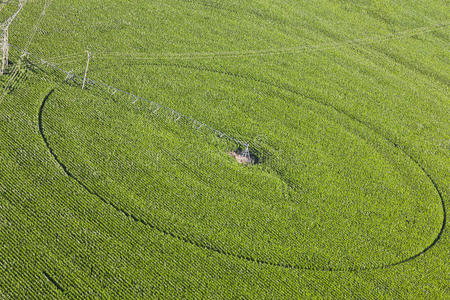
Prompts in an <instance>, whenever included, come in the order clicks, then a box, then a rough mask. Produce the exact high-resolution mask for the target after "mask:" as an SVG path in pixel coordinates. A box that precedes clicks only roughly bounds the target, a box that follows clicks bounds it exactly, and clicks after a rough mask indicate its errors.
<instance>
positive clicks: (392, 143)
mask: <svg viewBox="0 0 450 300" xmlns="http://www.w3.org/2000/svg"><path fill="white" fill-rule="evenodd" d="M154 65H158V64H154ZM159 65H166V64H159ZM169 66H173V67H178V68H191V69H196V70H199V71H207V72H215V73H219V74H225V75H229V76H234V77H236V78H239V79H247V80H253V81H256V82H259V83H263V84H265V85H269V86H272V87H275V88H278V89H281V90H285V91H287V92H289V93H292V94H294V95H297V96H300V97H304V98H306V99H309V100H311V101H313V102H315V103H317V104H319V105H322V106H324V107H327V108H330V109H331V110H333V111H335V112H337V113H339V114H342V115H344V116H346V117H347V118H349V119H351V120H353V121H354V122H356V123H358V124H360V125H362V126H364V127H366V128H367V129H369V130H370V131H372V132H374V133H375V134H376V135H377V136H379V137H381V138H382V139H384V140H386V141H387V142H388V144H389V145H390V146H391V147H394V148H396V149H398V150H399V151H400V152H401V153H402V154H403V155H406V156H407V157H408V158H409V159H410V160H411V161H412V162H413V163H414V165H416V166H417V167H418V168H419V169H420V170H422V172H423V173H424V174H425V175H426V177H427V178H428V179H429V180H430V181H431V183H432V185H433V187H434V189H435V190H436V192H437V194H438V196H439V198H440V201H441V206H442V211H443V220H442V225H441V228H440V231H439V233H438V235H437V236H436V237H435V238H434V240H433V241H432V242H431V243H430V244H429V245H428V246H427V247H425V248H424V249H423V250H422V251H420V252H418V253H416V254H414V255H412V256H410V257H408V258H405V259H403V260H401V261H398V262H394V263H389V264H385V265H379V266H371V267H348V268H331V267H328V268H319V267H305V266H300V265H295V264H287V263H275V262H271V261H268V260H263V259H257V258H253V257H251V256H245V255H240V254H235V253H231V252H228V251H226V250H224V249H221V248H219V247H215V246H212V245H210V244H208V245H206V244H201V243H199V242H196V241H194V240H191V239H189V238H186V237H183V236H181V235H178V234H176V233H173V232H170V231H168V230H167V229H164V228H162V227H161V226H158V225H155V224H152V223H150V222H148V221H146V220H143V219H141V218H139V217H137V216H135V215H134V214H132V213H129V212H128V211H126V210H125V209H123V208H120V207H118V206H117V205H116V204H114V203H113V202H111V201H109V200H108V199H106V198H104V197H103V196H101V195H100V194H98V193H97V192H96V191H94V190H92V189H91V188H89V187H88V186H87V185H86V184H84V183H83V182H82V181H81V180H80V179H78V178H77V177H76V176H75V175H74V174H73V173H72V172H71V171H70V170H69V169H68V168H67V166H66V165H65V164H64V163H63V162H62V161H61V160H60V159H59V157H58V156H57V155H56V153H55V151H54V150H53V148H52V147H51V145H50V144H49V142H48V140H47V137H46V135H45V130H44V127H43V112H44V108H45V105H46V103H47V101H48V99H49V98H50V96H51V95H52V94H53V92H54V91H55V90H54V89H53V90H52V91H50V92H49V93H48V94H47V95H46V97H45V98H44V100H43V101H42V104H41V106H40V108H39V117H38V119H39V132H40V135H41V137H42V139H43V140H44V142H45V145H46V147H47V148H48V150H49V152H50V154H51V156H53V158H54V159H55V161H56V162H57V163H58V164H59V165H60V167H61V168H62V169H63V171H64V173H65V174H66V175H67V176H69V177H70V178H72V179H73V180H75V181H76V182H77V183H78V184H79V185H80V186H82V187H83V188H84V189H85V190H86V191H87V192H88V193H89V194H91V195H93V196H95V197H97V198H98V199H100V200H101V201H102V202H104V203H105V204H107V205H110V206H111V207H113V208H114V209H115V210H116V211H118V212H119V213H121V214H123V215H125V216H126V217H128V218H131V219H132V220H133V221H135V222H138V223H140V224H142V225H145V226H147V227H149V228H151V229H155V230H158V231H159V232H161V233H162V234H164V235H167V236H171V237H173V238H175V239H178V240H180V241H183V242H185V243H189V244H191V245H193V246H196V247H199V248H202V249H205V250H210V251H213V252H216V253H218V254H222V255H226V256H230V257H235V258H238V259H242V260H245V261H248V262H253V263H257V264H262V265H269V266H274V267H282V268H287V269H296V270H311V271H353V272H355V271H364V270H374V269H386V268H390V267H394V266H397V265H400V264H404V263H407V262H410V261H412V260H414V259H416V258H418V257H420V256H422V255H423V254H425V253H426V252H428V251H429V250H430V249H431V248H432V247H434V246H435V245H436V244H437V242H438V241H439V240H440V238H441V237H442V234H443V232H444V230H445V227H446V218H447V217H446V214H447V210H446V206H445V201H444V198H443V196H442V193H441V191H440V190H439V187H438V185H437V183H436V181H435V180H434V179H433V178H432V176H431V175H430V174H429V173H428V172H427V171H426V169H425V168H424V167H423V166H422V165H421V164H420V162H419V161H418V160H417V159H415V158H414V157H413V156H412V155H410V154H409V153H408V152H407V151H406V150H405V149H404V147H402V146H401V145H399V144H398V143H397V142H395V141H394V140H393V139H392V138H390V137H388V136H387V135H386V134H384V133H383V132H382V131H381V130H380V129H378V128H376V127H374V126H373V125H372V124H370V123H369V122H367V121H364V120H360V119H359V118H358V117H356V116H354V115H352V114H350V113H348V112H346V111H345V110H343V109H341V108H339V107H336V106H334V105H332V104H330V103H327V102H325V101H323V100H320V99H318V98H312V97H310V96H307V95H304V94H302V93H301V92H299V91H297V90H295V89H293V88H291V87H288V86H283V85H281V84H276V83H271V82H268V81H265V80H262V79H257V78H253V77H249V76H245V75H241V74H238V73H233V72H225V71H220V70H215V69H208V68H201V67H193V66H186V65H177V64H173V65H169Z"/></svg>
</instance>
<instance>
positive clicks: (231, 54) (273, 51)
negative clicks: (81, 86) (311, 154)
mask: <svg viewBox="0 0 450 300" xmlns="http://www.w3.org/2000/svg"><path fill="white" fill-rule="evenodd" d="M448 26H450V22H446V23H443V24H434V25H431V26H424V27H418V28H413V29H408V30H404V31H400V32H394V33H390V34H385V35H378V36H370V37H362V38H359V39H351V40H346V41H342V42H328V43H322V44H316V45H301V46H297V47H290V48H267V49H261V50H243V51H223V52H192V53H160V54H153V55H148V54H146V53H130V52H96V53H95V52H94V58H97V59H98V58H101V59H117V58H120V59H121V60H158V59H165V60H168V59H171V60H204V59H216V58H221V59H222V58H223V59H225V58H245V57H262V56H271V55H287V54H290V55H292V54H299V53H302V52H306V51H325V50H335V49H339V48H344V47H347V46H362V45H370V44H376V43H381V42H387V41H391V40H397V39H402V38H409V37H412V36H415V35H418V34H425V33H429V32H435V31H438V30H440V29H442V28H446V27H448ZM83 55H85V54H84V53H83V54H69V55H65V56H59V57H52V58H49V60H50V61H54V62H59V63H64V64H68V63H73V62H76V61H78V60H79V58H81V57H83Z"/></svg>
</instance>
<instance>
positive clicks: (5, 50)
mask: <svg viewBox="0 0 450 300" xmlns="http://www.w3.org/2000/svg"><path fill="white" fill-rule="evenodd" d="M25 3H27V0H19V7H18V8H17V11H16V12H15V13H14V14H13V15H12V16H11V17H9V18H8V20H6V22H5V23H3V24H2V25H1V29H2V35H3V36H2V39H1V40H2V68H1V70H0V75H3V74H5V71H6V68H8V59H9V42H8V38H9V33H8V30H9V26H10V25H11V23H12V22H13V21H14V19H15V18H16V17H17V15H18V14H19V13H20V11H21V10H22V8H23V6H24V5H25Z"/></svg>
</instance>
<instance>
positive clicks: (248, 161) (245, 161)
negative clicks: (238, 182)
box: [228, 152, 252, 164]
mask: <svg viewBox="0 0 450 300" xmlns="http://www.w3.org/2000/svg"><path fill="white" fill-rule="evenodd" d="M228 154H229V155H231V156H233V157H234V158H235V159H236V160H237V162H238V163H240V164H251V163H252V160H251V159H250V158H248V157H246V156H243V155H241V154H240V153H237V152H228Z"/></svg>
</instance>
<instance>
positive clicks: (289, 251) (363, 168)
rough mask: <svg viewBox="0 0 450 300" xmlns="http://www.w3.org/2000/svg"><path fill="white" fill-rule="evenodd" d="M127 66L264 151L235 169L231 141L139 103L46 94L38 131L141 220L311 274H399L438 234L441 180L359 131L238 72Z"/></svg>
mask: <svg viewBox="0 0 450 300" xmlns="http://www.w3.org/2000/svg"><path fill="white" fill-rule="evenodd" d="M125 71H126V70H125ZM129 71H130V72H131V73H133V71H134V73H133V74H136V76H137V78H136V80H137V82H140V83H141V87H142V94H145V95H146V97H148V98H150V99H152V100H153V101H155V102H160V103H162V104H164V105H166V106H170V107H173V108H174V109H176V110H178V111H180V112H183V113H185V114H187V115H192V116H194V117H195V118H196V119H199V120H202V121H204V122H205V123H207V124H210V125H211V126H212V127H215V128H217V129H219V130H221V131H223V132H227V133H229V134H231V135H235V136H239V137H243V139H244V140H250V141H252V143H251V144H252V147H253V148H254V149H256V150H257V151H258V152H259V153H260V154H261V163H260V164H257V165H251V166H245V165H240V164H238V163H237V162H236V161H235V160H234V159H233V158H232V157H230V156H229V155H228V152H229V151H231V150H233V148H234V147H236V145H234V144H232V143H230V142H228V141H226V140H221V139H219V138H216V137H214V136H212V135H209V134H204V133H201V132H199V131H198V130H197V129H196V128H192V126H191V127H189V126H188V125H186V124H180V123H177V122H175V121H174V120H173V119H170V118H167V116H161V115H158V113H157V112H156V111H153V110H151V109H149V108H148V105H147V104H146V103H144V102H138V103H135V104H131V101H129V99H122V98H120V97H115V98H114V99H106V97H105V95H100V96H99V95H95V94H94V93H90V94H89V95H87V94H86V93H82V92H80V91H77V90H70V93H66V92H65V93H61V92H56V93H54V94H52V95H51V96H49V97H47V98H46V99H45V101H44V103H43V104H42V107H41V111H40V126H41V127H40V129H41V134H42V135H43V137H44V139H45V141H46V143H47V146H48V147H49V148H50V151H51V152H52V154H53V156H54V157H55V159H56V160H57V161H58V162H59V164H60V165H61V166H62V167H63V168H64V170H65V172H66V173H67V174H68V175H69V176H71V177H72V178H74V179H75V180H76V181H77V182H78V183H80V184H81V185H82V186H83V187H84V188H85V189H86V190H88V191H89V192H90V193H91V194H94V195H96V196H97V197H99V198H100V199H102V200H103V201H104V202H106V203H108V204H110V205H112V206H113V207H114V208H116V209H117V210H119V211H121V212H123V213H124V214H126V215H127V216H130V217H131V218H133V219H134V220H135V221H137V222H141V223H143V224H146V225H148V226H150V227H152V228H154V229H158V230H160V231H161V232H163V233H165V234H168V235H171V236H173V237H175V238H178V239H180V240H183V241H185V242H189V243H191V244H193V245H196V246H199V247H203V248H205V249H209V250H212V251H216V252H219V253H222V254H226V255H230V256H234V257H238V258H241V259H245V260H249V261H255V262H259V263H265V264H270V265H276V266H281V267H288V268H304V269H317V270H357V269H368V268H380V267H387V266H391V265H395V264H398V263H401V262H404V261H407V260H409V259H412V258H414V257H416V256H418V255H420V254H422V253H424V252H425V251H426V250H427V249H429V248H430V247H431V246H432V245H433V244H434V243H435V242H436V241H437V239H438V238H439V235H440V232H442V229H443V227H442V226H443V225H442V224H443V223H442V221H441V220H442V204H443V203H441V202H442V197H441V195H440V193H439V191H438V190H437V187H436V185H435V184H434V182H433V181H432V179H431V178H430V177H429V175H427V173H426V172H425V170H424V169H423V168H421V167H420V165H418V164H417V162H416V161H414V159H413V158H412V157H410V156H409V155H408V154H406V153H405V152H404V151H403V150H402V149H401V148H400V147H398V146H397V145H396V144H394V143H392V142H391V141H390V140H389V139H388V138H386V137H384V136H383V135H382V134H380V133H378V132H377V131H374V130H373V129H370V127H368V125H367V124H365V123H364V122H361V121H359V120H358V119H356V118H354V117H352V116H349V115H347V114H346V113H345V112H343V111H339V110H337V109H335V108H333V107H332V106H330V105H328V104H327V103H325V102H324V103H320V102H318V101H317V100H311V99H307V98H305V97H303V96H301V95H300V94H299V93H297V92H296V91H294V90H290V89H288V88H285V87H282V86H279V85H275V84H272V83H267V82H264V81H261V80H257V79H254V78H249V77H245V76H241V75H239V74H232V73H227V72H220V71H216V70H207V69H201V68H192V67H187V66H174V65H147V66H141V67H139V66H130V70H129ZM77 94H78V95H77ZM68 112H70V113H68ZM430 180H431V181H430ZM439 197H441V198H440V199H439ZM444 224H445V220H444Z"/></svg>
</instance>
